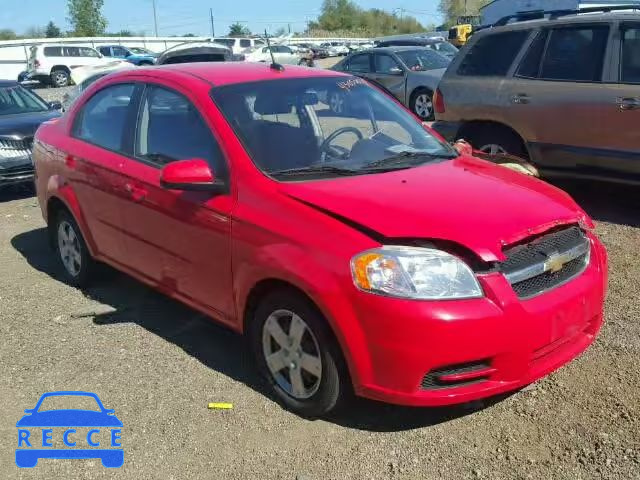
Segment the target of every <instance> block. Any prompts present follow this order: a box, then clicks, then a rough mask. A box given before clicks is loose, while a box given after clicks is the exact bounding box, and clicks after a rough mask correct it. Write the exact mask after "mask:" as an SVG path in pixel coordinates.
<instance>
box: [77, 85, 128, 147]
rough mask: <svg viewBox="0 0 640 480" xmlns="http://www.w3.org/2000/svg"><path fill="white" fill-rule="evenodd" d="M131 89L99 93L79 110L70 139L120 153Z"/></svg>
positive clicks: (116, 88) (109, 89)
mask: <svg viewBox="0 0 640 480" xmlns="http://www.w3.org/2000/svg"><path fill="white" fill-rule="evenodd" d="M134 89H135V86H134V85H132V84H119V85H113V86H110V87H107V88H105V89H103V90H100V91H99V92H98V93H96V94H95V95H94V96H93V97H91V98H90V99H89V101H88V102H87V103H86V104H85V105H84V106H83V107H82V110H81V111H80V112H79V114H78V116H77V117H76V120H75V124H74V126H73V136H74V137H76V138H79V139H81V140H85V141H87V142H89V143H93V144H95V145H98V146H100V147H103V148H106V149H107V150H114V151H122V150H124V148H123V140H124V133H125V125H126V123H127V118H128V116H129V115H128V114H129V112H130V108H129V106H130V105H131V101H132V98H133V91H134Z"/></svg>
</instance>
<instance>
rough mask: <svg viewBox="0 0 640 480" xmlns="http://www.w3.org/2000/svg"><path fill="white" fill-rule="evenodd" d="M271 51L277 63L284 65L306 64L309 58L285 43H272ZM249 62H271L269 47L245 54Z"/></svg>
mask: <svg viewBox="0 0 640 480" xmlns="http://www.w3.org/2000/svg"><path fill="white" fill-rule="evenodd" d="M271 51H272V52H273V57H274V59H275V61H276V63H280V64H282V65H306V64H307V60H306V59H305V58H304V57H303V56H302V55H300V54H298V53H296V52H294V51H293V50H292V49H291V48H289V47H286V46H284V45H271ZM244 58H245V61H247V62H268V63H271V54H270V53H269V47H263V48H259V49H258V50H255V51H254V52H251V53H248V54H247V55H245V57H244Z"/></svg>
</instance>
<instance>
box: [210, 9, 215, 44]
mask: <svg viewBox="0 0 640 480" xmlns="http://www.w3.org/2000/svg"><path fill="white" fill-rule="evenodd" d="M209 18H210V19H211V36H212V37H215V36H216V30H215V29H214V28H213V8H210V9H209Z"/></svg>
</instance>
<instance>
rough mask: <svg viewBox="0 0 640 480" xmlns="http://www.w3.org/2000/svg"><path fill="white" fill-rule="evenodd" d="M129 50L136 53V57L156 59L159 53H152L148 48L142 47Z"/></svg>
mask: <svg viewBox="0 0 640 480" xmlns="http://www.w3.org/2000/svg"><path fill="white" fill-rule="evenodd" d="M127 48H128V49H129V50H131V51H132V52H133V53H135V54H136V55H149V56H152V57H155V58H157V57H158V53H157V52H152V51H151V50H149V49H148V48H142V47H127Z"/></svg>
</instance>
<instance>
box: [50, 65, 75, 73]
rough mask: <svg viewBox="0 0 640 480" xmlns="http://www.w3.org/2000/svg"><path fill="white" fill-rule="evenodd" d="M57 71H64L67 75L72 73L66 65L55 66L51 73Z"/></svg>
mask: <svg viewBox="0 0 640 480" xmlns="http://www.w3.org/2000/svg"><path fill="white" fill-rule="evenodd" d="M56 70H64V71H65V72H67V73H71V70H70V69H69V67H67V66H66V65H54V66H53V67H51V73H53V72H55V71H56Z"/></svg>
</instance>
